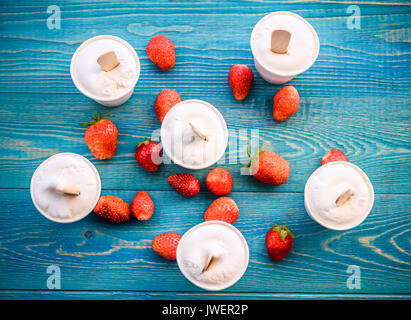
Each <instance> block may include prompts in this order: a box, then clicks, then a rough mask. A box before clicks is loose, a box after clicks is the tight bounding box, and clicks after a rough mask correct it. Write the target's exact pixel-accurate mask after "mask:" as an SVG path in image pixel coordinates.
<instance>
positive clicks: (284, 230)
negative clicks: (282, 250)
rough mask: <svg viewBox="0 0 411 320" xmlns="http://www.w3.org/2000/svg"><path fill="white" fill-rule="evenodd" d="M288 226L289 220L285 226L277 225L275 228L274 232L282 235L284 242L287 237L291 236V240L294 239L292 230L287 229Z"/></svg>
mask: <svg viewBox="0 0 411 320" xmlns="http://www.w3.org/2000/svg"><path fill="white" fill-rule="evenodd" d="M287 225H288V220H287V222H286V223H285V225H283V226H281V225H278V224H275V225H274V226H273V230H274V231H276V232H278V234H279V235H280V238H281V241H284V240H285V238H286V237H287V235H289V236H290V237H291V238H293V239H294V235H293V233H292V232H291V230H290V229H289V228H288V227H287Z"/></svg>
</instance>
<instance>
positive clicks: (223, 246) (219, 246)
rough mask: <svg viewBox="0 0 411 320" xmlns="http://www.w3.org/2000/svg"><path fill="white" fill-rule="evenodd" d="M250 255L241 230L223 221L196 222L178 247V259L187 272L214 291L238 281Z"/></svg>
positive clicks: (183, 270)
mask: <svg viewBox="0 0 411 320" xmlns="http://www.w3.org/2000/svg"><path fill="white" fill-rule="evenodd" d="M248 258H249V252H248V245H247V242H246V240H245V239H244V237H243V235H242V234H241V232H240V231H238V230H237V229H236V228H235V227H234V226H232V225H231V224H228V223H226V222H222V221H207V222H203V223H200V224H198V225H196V226H195V227H193V228H192V229H190V230H189V231H187V232H186V233H185V234H184V236H183V237H182V238H181V240H180V242H179V245H178V248H177V263H178V266H179V268H180V270H181V272H182V273H183V274H184V276H185V277H186V278H187V279H188V280H190V281H191V282H193V283H194V284H195V285H197V286H199V287H200V288H203V289H207V290H213V291H216V290H223V289H225V288H228V287H229V286H231V285H233V284H234V283H235V282H237V281H238V280H239V279H240V278H241V277H242V275H243V274H244V272H245V270H246V269H247V265H248Z"/></svg>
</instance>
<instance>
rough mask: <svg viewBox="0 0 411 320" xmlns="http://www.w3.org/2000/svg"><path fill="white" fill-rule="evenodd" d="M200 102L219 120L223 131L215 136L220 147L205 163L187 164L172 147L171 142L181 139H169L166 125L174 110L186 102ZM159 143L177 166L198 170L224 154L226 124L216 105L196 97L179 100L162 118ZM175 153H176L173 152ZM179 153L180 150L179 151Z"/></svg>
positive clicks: (226, 142)
mask: <svg viewBox="0 0 411 320" xmlns="http://www.w3.org/2000/svg"><path fill="white" fill-rule="evenodd" d="M192 103H195V104H201V105H203V106H205V107H207V108H209V109H210V110H211V111H212V112H214V113H215V115H216V118H217V119H218V121H219V122H220V125H221V127H220V128H221V129H222V131H223V134H222V136H219V137H217V138H218V139H221V140H220V141H221V148H220V147H216V149H217V150H215V152H214V155H213V156H212V157H210V159H209V160H208V161H206V162H205V163H200V164H194V163H193V164H189V163H186V162H184V161H182V159H181V157H177V155H176V154H177V153H178V152H176V151H175V150H176V148H173V147H172V144H173V143H174V144H176V143H182V140H179V141H174V142H173V141H171V138H170V135H169V132H168V131H167V127H168V126H169V125H170V123H171V122H172V121H173V115H174V114H175V112H177V111H178V110H179V108H184V107H185V106H186V105H187V104H192ZM160 134H161V143H162V146H163V150H164V152H165V153H166V154H167V156H168V157H169V158H170V159H171V160H172V161H173V162H174V163H175V164H178V165H179V166H181V167H183V168H186V169H191V170H199V169H204V168H207V167H210V166H212V165H213V164H215V163H216V162H217V161H218V160H220V158H221V157H222V156H223V155H224V153H225V150H226V148H227V145H228V129H227V124H226V122H225V120H224V117H223V116H222V114H221V113H220V111H218V109H217V108H216V107H214V106H213V105H211V104H210V103H208V102H206V101H203V100H197V99H191V100H184V101H181V102H179V103H177V104H176V105H175V106H174V107H172V108H171V109H170V110H169V111H168V112H167V114H166V116H165V117H164V119H163V122H162V124H161V132H160ZM175 153H176V154H175ZM180 153H181V152H180Z"/></svg>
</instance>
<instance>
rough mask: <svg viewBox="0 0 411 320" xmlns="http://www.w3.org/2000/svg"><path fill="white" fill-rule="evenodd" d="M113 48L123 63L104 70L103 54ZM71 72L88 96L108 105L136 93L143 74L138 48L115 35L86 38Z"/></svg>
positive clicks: (73, 59)
mask: <svg viewBox="0 0 411 320" xmlns="http://www.w3.org/2000/svg"><path fill="white" fill-rule="evenodd" d="M109 51H113V52H114V54H115V56H116V57H117V59H118V61H119V64H118V65H117V66H116V67H115V68H114V69H112V70H110V71H104V70H103V69H102V67H101V66H100V65H99V64H98V62H97V61H98V59H99V57H100V56H102V55H104V54H106V53H107V52H109ZM70 69H71V70H70V71H71V75H72V79H73V82H74V84H75V85H76V87H77V88H78V89H79V90H80V91H81V92H82V93H83V94H85V95H86V96H88V97H90V98H92V99H94V100H96V101H97V102H99V103H101V104H103V105H106V106H115V105H119V104H121V103H124V102H125V101H126V100H127V99H128V98H129V97H130V96H131V94H132V92H133V90H134V86H135V85H136V83H137V80H138V77H139V74H140V63H139V59H138V56H137V54H136V52H135V50H134V49H133V48H132V47H131V45H130V44H128V43H127V42H126V41H124V40H122V39H120V38H117V37H114V36H98V37H94V38H91V39H89V40H87V41H85V42H84V43H83V44H82V45H81V46H80V47H79V48H78V49H77V50H76V52H75V53H74V55H73V58H72V61H71V68H70Z"/></svg>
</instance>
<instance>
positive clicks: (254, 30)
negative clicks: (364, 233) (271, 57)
mask: <svg viewBox="0 0 411 320" xmlns="http://www.w3.org/2000/svg"><path fill="white" fill-rule="evenodd" d="M278 14H288V15H291V16H294V17H296V18H298V19H300V20H301V21H303V22H304V23H305V24H306V25H307V27H308V28H309V29H310V31H311V33H312V34H313V36H314V42H315V43H316V52H315V56H314V58H313V60H312V61H311V62H310V63H309V64H307V66H306V67H304V68H301V69H299V70H298V72H296V73H295V72H292V73H284V72H280V71H277V70H273V69H271V68H269V67H267V66H266V65H265V64H263V63H262V62H261V61H260V60H259V59H258V57H257V55H256V54H255V52H254V45H253V35H254V33H255V32H256V30H257V28H258V26H259V25H260V24H262V23H263V21H265V20H266V19H268V18H270V17H272V16H274V15H278ZM250 47H251V52H252V54H253V57H254V59H255V60H257V61H258V63H259V64H260V65H261V66H262V67H263V68H264V69H266V70H267V71H269V72H271V73H273V74H275V75H278V76H281V77H295V76H297V75H299V74H301V73H304V72H305V71H307V70H308V69H310V68H311V66H312V65H313V64H314V62H315V61H316V60H317V58H318V55H319V53H320V39H319V38H318V34H317V32H316V31H315V29H314V27H313V26H312V25H311V24H310V23H309V22H308V21H307V20H306V19H304V18H303V17H301V16H300V15H298V14H296V13H294V12H291V11H274V12H271V13H269V14H267V15H265V16H264V17H262V18H261V19H260V20H259V21H258V22H257V24H256V25H255V26H254V28H253V31H252V32H251V37H250Z"/></svg>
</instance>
